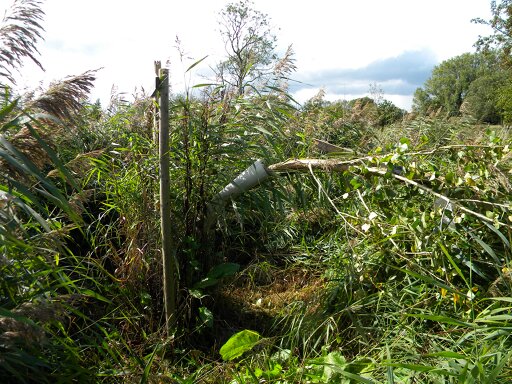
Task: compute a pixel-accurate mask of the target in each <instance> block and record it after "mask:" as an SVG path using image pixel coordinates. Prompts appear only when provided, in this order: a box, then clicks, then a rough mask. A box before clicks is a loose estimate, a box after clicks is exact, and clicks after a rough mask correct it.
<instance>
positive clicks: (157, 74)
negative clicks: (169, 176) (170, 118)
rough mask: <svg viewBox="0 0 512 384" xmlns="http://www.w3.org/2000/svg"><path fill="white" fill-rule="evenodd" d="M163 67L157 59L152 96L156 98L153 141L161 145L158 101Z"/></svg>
mask: <svg viewBox="0 0 512 384" xmlns="http://www.w3.org/2000/svg"><path fill="white" fill-rule="evenodd" d="M161 67H162V64H161V62H160V61H155V92H154V93H153V95H151V97H152V98H153V99H154V100H153V101H154V103H153V104H154V105H153V108H154V111H155V113H154V114H153V143H154V144H155V145H156V146H158V145H159V141H158V140H159V139H158V131H159V130H160V122H159V121H160V120H159V108H158V103H159V100H158V94H159V91H158V88H159V84H160V68H161Z"/></svg>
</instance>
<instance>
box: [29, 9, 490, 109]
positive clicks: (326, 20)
mask: <svg viewBox="0 0 512 384" xmlns="http://www.w3.org/2000/svg"><path fill="white" fill-rule="evenodd" d="M227 3H228V1H226V0H209V1H199V0H188V1H186V2H174V1H168V0H146V1H144V2H135V1H125V0H108V1H107V0H102V1H100V0H88V1H76V0H75V1H70V0H47V1H46V2H44V3H43V9H44V10H45V12H46V14H47V16H46V19H45V21H44V23H43V25H44V26H45V29H46V33H45V34H44V35H45V38H46V42H44V43H41V44H40V45H39V48H40V51H41V54H42V57H41V61H42V63H43V65H44V66H45V68H46V69H47V73H46V74H43V73H42V72H41V71H39V70H38V69H37V68H35V67H31V66H27V68H25V69H24V70H23V72H22V74H23V76H22V77H23V78H24V79H23V80H24V81H23V83H27V84H34V83H35V82H37V81H38V80H41V79H44V80H46V81H47V82H48V81H50V80H52V79H57V78H62V77H65V76H66V75H69V74H78V73H81V72H83V71H85V70H88V69H96V68H99V67H104V69H103V70H102V71H101V72H100V73H99V78H98V82H97V84H96V89H95V91H94V93H93V98H94V97H102V98H103V99H105V98H107V97H108V95H109V93H110V89H111V86H112V85H113V84H115V85H117V86H118V88H119V90H121V91H125V92H128V93H130V92H132V91H133V90H134V89H135V87H140V86H144V87H145V88H147V89H149V88H151V87H152V86H153V81H154V80H153V78H154V73H153V60H156V59H160V60H163V61H166V60H167V59H170V60H171V75H172V81H173V82H174V83H175V87H179V83H180V82H182V79H183V74H182V72H183V69H182V67H181V65H180V60H179V56H178V54H177V52H176V49H175V48H174V45H175V37H176V35H178V36H179V37H180V39H181V41H182V43H183V47H184V49H185V51H186V53H187V56H190V57H193V58H195V59H198V58H201V57H203V56H205V55H209V58H208V59H207V62H206V63H205V66H206V64H210V65H212V64H213V63H215V62H216V61H218V60H219V59H220V58H221V57H222V55H223V53H224V52H223V44H222V40H221V38H220V35H219V32H218V29H219V27H218V24H217V21H218V16H217V15H218V12H219V11H220V10H221V9H222V8H223V7H224V6H225V5H226V4H227ZM254 3H255V8H256V9H258V10H261V11H262V12H264V13H268V14H269V16H270V17H271V20H272V24H273V25H275V26H276V27H279V28H280V29H279V30H278V29H276V31H275V32H276V35H277V36H278V40H279V49H280V50H281V51H284V50H285V49H286V47H287V46H288V45H289V44H293V46H294V50H295V52H296V59H297V62H296V64H297V67H298V73H297V75H300V74H301V73H306V72H315V71H321V70H332V69H347V68H361V67H365V66H367V65H368V64H369V63H371V62H372V61H376V60H379V59H383V58H389V57H393V56H397V55H400V54H401V53H402V52H404V51H411V50H424V51H425V50H430V51H432V52H434V54H435V55H436V57H437V58H438V60H444V59H447V58H449V57H453V56H455V55H458V54H461V53H463V52H467V51H471V50H472V49H473V48H472V45H473V43H474V42H475V41H476V39H477V37H478V35H479V34H484V35H485V34H488V33H489V31H488V30H487V29H486V28H484V27H483V26H479V25H474V24H471V23H470V19H472V18H474V17H483V18H489V14H490V11H489V1H488V0H472V1H468V0H449V1H448V0H430V1H425V0H387V1H382V0H366V1H355V0H353V1H337V2H334V1H331V0H317V1H315V2H314V3H311V2H297V1H291V0H279V1H276V0H255V1H254ZM185 67H186V65H185ZM203 67H204V66H203ZM309 93H311V92H309Z"/></svg>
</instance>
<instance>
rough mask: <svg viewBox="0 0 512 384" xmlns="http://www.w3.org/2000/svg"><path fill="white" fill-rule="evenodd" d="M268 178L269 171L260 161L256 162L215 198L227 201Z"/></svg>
mask: <svg viewBox="0 0 512 384" xmlns="http://www.w3.org/2000/svg"><path fill="white" fill-rule="evenodd" d="M269 177H270V173H269V171H267V168H266V167H265V165H264V164H263V163H262V161H261V160H256V161H255V162H254V163H253V164H252V165H251V166H249V167H248V168H247V169H246V170H245V171H243V172H242V173H240V174H239V175H238V176H237V177H236V178H235V179H234V180H233V181H232V182H231V183H229V184H228V185H226V186H225V187H224V189H223V190H222V191H220V192H219V193H218V194H217V196H216V198H217V199H220V200H224V201H225V200H228V199H229V198H231V197H233V196H236V195H239V194H241V193H244V192H246V191H248V190H250V189H251V188H254V187H255V186H257V185H258V184H261V183H262V182H263V181H265V180H266V179H268V178H269Z"/></svg>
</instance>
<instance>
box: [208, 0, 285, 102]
mask: <svg viewBox="0 0 512 384" xmlns="http://www.w3.org/2000/svg"><path fill="white" fill-rule="evenodd" d="M252 5H253V4H252V2H250V1H249V0H241V1H239V2H238V3H230V4H228V5H227V6H226V7H225V8H224V9H223V10H222V11H221V12H220V17H221V20H220V26H221V35H222V37H223V39H224V44H225V47H226V53H227V59H226V60H225V61H223V62H221V63H219V64H218V65H217V68H216V73H217V76H218V77H219V79H220V81H221V82H222V83H224V85H227V86H230V87H232V88H233V89H234V90H235V92H236V93H237V94H238V95H242V94H244V92H245V88H246V86H248V85H251V86H255V83H257V82H258V81H259V80H263V79H264V78H265V77H267V76H269V75H271V74H272V73H273V71H272V68H273V65H272V64H273V63H275V62H276V61H277V55H276V53H275V52H274V49H275V45H276V41H277V39H276V37H275V36H274V35H273V34H272V32H271V28H270V24H269V19H268V16H267V15H266V14H263V13H261V12H259V11H257V10H255V9H253V8H252Z"/></svg>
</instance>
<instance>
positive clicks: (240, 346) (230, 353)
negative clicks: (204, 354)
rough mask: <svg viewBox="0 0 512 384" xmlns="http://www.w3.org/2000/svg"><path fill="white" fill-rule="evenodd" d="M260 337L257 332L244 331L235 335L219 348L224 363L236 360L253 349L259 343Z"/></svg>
mask: <svg viewBox="0 0 512 384" xmlns="http://www.w3.org/2000/svg"><path fill="white" fill-rule="evenodd" d="M260 339H261V336H260V334H259V333H258V332H255V331H251V330H248V329H245V330H243V331H241V332H238V333H235V334H234V335H233V336H231V337H230V338H229V340H228V341H227V342H226V343H225V344H224V345H223V346H222V347H221V348H220V351H219V352H220V355H221V356H222V359H223V360H225V361H229V360H233V359H236V358H237V357H239V356H242V354H244V353H245V352H247V351H250V350H251V349H253V348H254V347H255V346H256V345H257V344H258V343H259V341H260Z"/></svg>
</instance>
